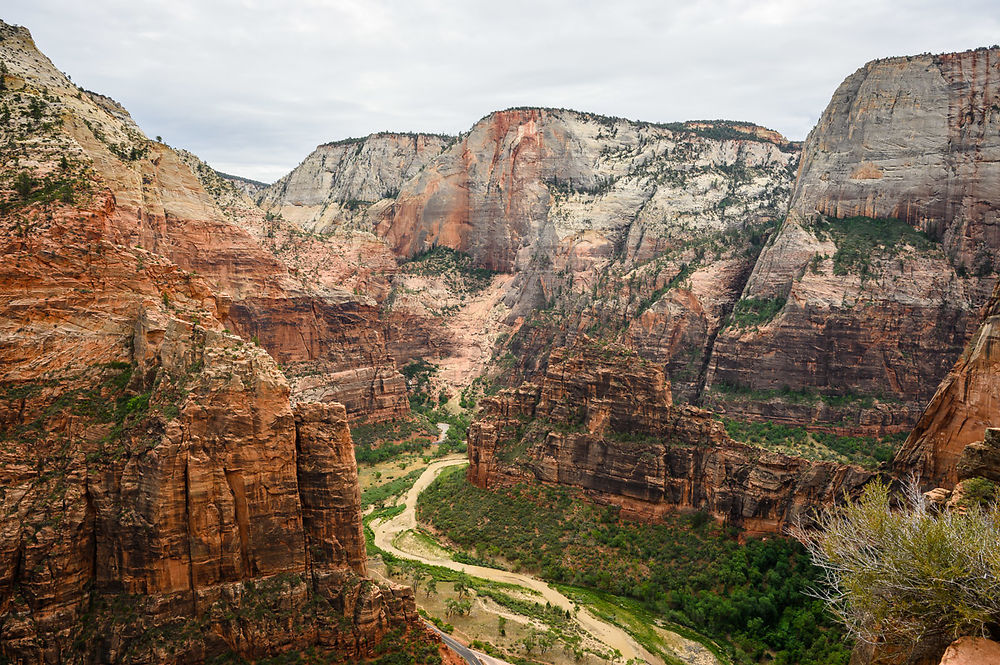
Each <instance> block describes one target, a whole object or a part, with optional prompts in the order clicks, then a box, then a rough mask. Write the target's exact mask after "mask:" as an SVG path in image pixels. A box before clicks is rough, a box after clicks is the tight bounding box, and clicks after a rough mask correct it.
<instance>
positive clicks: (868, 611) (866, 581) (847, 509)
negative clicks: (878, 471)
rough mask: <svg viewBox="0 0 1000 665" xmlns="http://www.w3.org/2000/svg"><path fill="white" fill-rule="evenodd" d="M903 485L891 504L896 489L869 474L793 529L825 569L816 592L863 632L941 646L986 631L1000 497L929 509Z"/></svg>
mask: <svg viewBox="0 0 1000 665" xmlns="http://www.w3.org/2000/svg"><path fill="white" fill-rule="evenodd" d="M906 495H907V496H906V499H907V501H906V502H907V503H908V506H906V507H904V508H903V509H897V508H896V506H898V497H895V496H893V495H892V493H891V492H890V489H889V487H888V486H887V485H886V484H884V483H882V482H879V481H876V482H873V483H871V484H869V485H868V486H867V487H866V488H865V491H864V493H863V494H862V496H861V498H860V499H858V500H857V501H847V502H846V503H844V504H842V505H840V506H838V507H835V508H831V509H829V510H827V511H826V512H825V513H823V514H822V515H820V516H819V517H818V520H817V526H818V529H811V530H809V531H805V530H800V531H799V532H798V533H797V536H798V537H799V538H800V539H801V540H802V541H803V542H804V543H805V544H806V546H807V547H808V548H809V552H810V554H811V555H812V557H813V561H814V562H815V564H816V565H817V566H819V567H820V568H821V569H822V570H823V572H824V573H825V576H824V583H825V584H824V586H823V587H822V588H821V589H817V590H816V594H817V595H818V596H820V597H822V598H823V599H824V600H826V602H827V603H828V604H829V607H830V609H831V610H832V611H833V613H834V614H835V615H836V616H837V617H838V618H839V619H840V620H841V621H842V622H843V624H844V625H845V626H846V628H847V630H848V632H849V633H850V634H851V635H853V636H855V637H857V638H860V639H863V640H865V641H869V642H884V643H888V644H898V645H904V646H906V645H913V644H914V643H916V642H918V641H930V642H931V643H935V642H936V643H939V644H941V645H942V646H944V645H945V644H947V643H948V642H949V641H951V640H952V639H954V638H955V637H958V636H961V635H983V634H988V633H989V629H990V628H991V627H995V626H996V625H997V623H998V621H1000V594H998V593H997V584H998V581H1000V548H998V547H997V543H998V542H1000V507H998V506H997V504H995V503H994V504H991V505H990V506H989V507H987V508H981V507H978V506H971V507H969V508H968V509H966V510H965V511H962V512H952V511H941V512H936V511H931V510H928V509H927V507H926V505H925V502H924V498H923V496H922V494H921V493H920V490H919V489H918V488H916V487H915V486H911V487H908V488H907V491H906Z"/></svg>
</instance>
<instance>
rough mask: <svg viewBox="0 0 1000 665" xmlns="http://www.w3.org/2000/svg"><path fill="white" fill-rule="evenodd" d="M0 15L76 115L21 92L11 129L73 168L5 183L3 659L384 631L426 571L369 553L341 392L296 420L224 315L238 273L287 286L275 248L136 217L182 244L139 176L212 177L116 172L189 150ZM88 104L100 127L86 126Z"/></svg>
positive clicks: (184, 181) (116, 657) (2, 134)
mask: <svg viewBox="0 0 1000 665" xmlns="http://www.w3.org/2000/svg"><path fill="white" fill-rule="evenodd" d="M0 34H2V37H3V39H2V40H0V50H2V57H3V60H4V62H5V63H6V65H7V66H8V67H9V68H10V69H11V70H14V71H15V72H17V74H18V75H19V76H21V77H22V78H23V80H24V81H25V82H26V83H25V86H24V87H23V88H22V92H21V94H22V95H23V96H28V97H31V98H35V97H36V96H37V98H42V97H41V95H42V93H45V94H46V97H45V98H44V99H47V104H48V105H50V106H48V107H47V108H48V110H46V111H45V112H44V113H53V112H54V113H56V114H57V115H59V116H60V117H63V118H65V119H66V122H65V123H64V125H62V126H59V125H57V124H52V125H49V128H48V129H45V128H44V126H43V127H38V126H37V125H33V124H32V123H30V122H25V120H24V117H23V115H22V114H21V108H22V107H21V106H18V103H21V102H16V101H11V102H9V103H11V104H12V105H13V111H12V117H13V121H12V122H11V123H8V124H5V125H4V126H3V127H0V139H2V140H0V145H3V146H9V145H14V146H15V148H16V149H17V150H19V151H21V150H23V151H24V152H27V155H28V156H27V157H23V155H22V159H21V160H20V162H19V165H18V168H21V169H26V170H29V172H30V173H33V174H34V175H35V176H36V177H45V176H49V177H53V178H55V177H61V176H59V174H61V173H64V172H68V173H70V174H74V177H73V181H72V182H69V183H68V184H67V185H66V186H65V187H66V189H64V192H65V194H64V196H61V197H59V198H58V199H56V200H51V201H46V200H44V199H42V198H41V197H35V199H34V200H32V198H31V197H26V196H24V195H20V194H18V193H15V192H13V191H12V190H9V189H0V201H2V202H3V204H4V208H3V214H0V659H3V660H9V661H11V662H18V663H57V662H58V663H91V662H102V663H105V662H107V663H117V662H130V663H202V662H206V661H212V660H215V659H217V658H218V657H220V656H224V655H232V654H235V655H237V656H239V657H241V658H245V659H248V660H256V659H260V658H264V657H271V656H275V655H278V654H281V653H283V652H286V651H292V650H301V649H305V648H307V647H321V648H324V649H330V650H334V651H336V652H338V653H340V654H343V655H345V656H348V657H353V658H357V657H360V656H364V655H368V654H371V653H372V652H373V649H374V647H375V645H376V644H377V643H378V641H379V640H380V639H381V637H382V636H383V635H384V634H385V633H386V632H387V631H389V630H390V629H391V628H392V627H394V626H407V625H414V623H415V622H416V616H415V611H414V609H415V608H414V601H413V595H412V591H410V590H408V589H396V588H389V587H380V586H378V585H376V584H374V583H373V582H372V581H371V580H367V579H365V578H364V577H363V576H362V573H363V572H364V559H363V557H364V545H363V541H362V540H361V533H360V528H359V524H360V516H359V515H358V512H357V505H358V483H357V475H356V468H355V466H354V463H353V457H352V455H351V444H350V432H349V429H348V427H347V419H346V414H345V412H344V410H343V408H342V407H339V406H332V405H318V404H313V405H299V406H298V407H297V413H298V422H297V421H296V412H294V411H293V409H292V406H291V403H290V400H289V393H290V390H289V386H288V383H287V381H286V379H285V377H284V376H283V375H282V373H281V372H280V371H279V369H278V367H277V365H276V363H275V361H274V360H273V359H272V358H271V356H270V355H268V354H267V353H266V352H265V351H264V350H263V349H261V348H259V347H257V346H256V345H254V344H249V343H247V342H245V341H244V340H242V339H241V338H240V337H238V336H236V335H234V334H232V333H230V332H228V331H227V330H226V329H225V328H224V325H225V324H224V323H223V321H224V320H225V319H226V313H227V308H228V307H229V306H230V302H231V300H232V298H233V297H234V295H235V296H236V297H237V299H239V298H240V297H242V296H243V295H245V293H244V292H243V291H242V290H241V289H243V288H244V287H246V288H248V289H249V290H251V291H253V290H255V289H257V288H259V289H261V290H262V291H263V293H265V294H268V293H272V292H271V291H270V290H269V289H271V288H272V287H271V284H272V282H271V280H270V278H269V277H268V276H267V275H265V274H263V273H261V274H260V275H254V274H253V271H251V270H249V268H247V266H256V267H260V266H264V265H267V264H268V259H267V257H266V256H265V255H262V254H260V253H259V252H258V253H257V255H256V257H254V256H249V257H244V258H243V259H240V258H239V257H236V256H235V254H238V253H239V252H238V251H237V249H234V247H235V248H249V249H252V244H247V245H241V244H240V243H242V242H243V241H242V240H239V236H238V235H237V242H235V244H234V245H231V246H230V249H231V250H232V252H233V255H231V256H230V258H231V259H232V260H233V261H234V262H235V263H232V264H230V263H228V261H229V260H230V259H227V258H226V257H225V255H226V251H225V250H222V251H220V253H219V255H217V256H206V257H204V260H202V259H198V263H197V265H199V266H201V267H202V268H203V269H205V270H206V271H208V270H212V271H216V272H213V274H212V275H207V274H206V275H195V274H192V273H191V272H187V271H185V270H182V269H180V268H178V266H177V264H176V263H175V262H174V261H172V260H170V258H168V257H167V256H164V254H161V253H159V252H154V251H150V250H148V249H140V248H138V247H136V246H134V245H133V244H132V243H133V242H135V238H138V237H140V236H141V237H143V238H147V239H149V240H151V241H153V242H151V243H149V244H150V246H153V245H155V246H156V247H157V248H158V249H160V250H162V251H163V252H165V253H168V254H171V253H173V252H180V245H179V244H177V243H175V242H174V240H177V241H178V242H179V240H180V239H179V238H178V237H174V236H171V235H170V234H171V233H172V231H164V233H166V235H164V236H160V235H158V233H159V232H158V231H157V232H154V233H153V234H152V235H149V236H146V235H143V234H145V233H146V232H147V230H148V229H149V228H150V226H148V224H149V220H148V219H144V218H142V216H141V215H137V214H136V211H135V209H134V208H131V207H129V206H131V205H134V202H135V201H134V200H131V202H129V199H128V198H127V197H128V196H130V195H134V196H138V192H139V191H142V192H145V193H147V194H149V195H150V196H151V197H153V198H156V197H159V198H158V199H156V200H160V201H175V202H176V201H182V202H183V201H186V203H185V205H188V204H190V206H191V208H190V209H191V210H194V209H195V208H197V206H198V205H200V204H198V202H199V201H201V200H203V199H204V196H203V194H204V193H203V192H202V193H200V194H199V193H198V192H199V191H200V190H199V189H198V188H199V187H200V186H199V185H198V183H197V181H195V180H192V178H193V176H192V178H189V177H188V176H185V175H183V170H181V169H177V170H174V168H173V166H171V167H170V169H167V170H165V171H163V172H161V173H159V175H157V176H156V177H160V178H161V180H160V185H157V187H161V186H162V193H160V194H156V195H155V196H154V194H152V193H151V192H146V190H143V189H142V188H141V187H140V189H139V190H135V189H130V188H129V187H127V186H125V185H122V184H121V183H122V181H114V182H113V181H112V180H111V178H112V177H116V174H119V175H121V177H122V179H123V180H124V179H125V178H126V177H132V176H129V175H128V173H127V172H129V171H130V170H134V173H133V174H132V175H134V176H135V177H136V178H138V181H139V182H142V183H144V184H143V186H144V187H145V186H147V185H150V184H151V183H149V182H146V180H147V178H146V177H145V176H146V175H149V174H150V173H151V172H149V171H147V169H150V168H153V167H156V166H157V164H155V163H154V161H159V164H160V165H163V164H169V163H172V161H171V160H172V159H173V158H171V157H170V153H169V152H167V151H166V149H165V148H163V149H162V150H161V149H160V148H155V147H152V146H147V150H149V153H150V154H152V155H153V157H152V158H151V159H150V160H149V161H148V163H147V162H146V157H145V156H136V155H137V154H139V153H141V152H142V151H141V150H139V151H138V153H136V152H133V151H131V150H130V149H128V150H126V149H125V148H122V147H121V141H135V143H134V144H132V145H133V147H137V146H141V145H145V144H144V143H140V139H141V137H136V136H134V135H132V134H130V133H129V132H128V131H127V129H128V127H129V125H127V124H126V123H124V121H122V117H123V114H124V111H121V110H119V109H120V107H117V106H116V105H114V104H113V103H111V102H110V101H109V100H106V99H104V98H99V97H96V96H85V95H83V94H82V93H81V94H80V96H79V97H77V95H76V93H77V91H76V88H75V87H73V86H72V85H71V84H69V83H68V81H67V80H66V79H65V77H63V76H62V75H61V74H59V73H58V72H57V71H56V70H55V68H54V67H52V65H51V63H49V62H48V61H47V60H46V59H45V58H44V56H42V55H41V54H40V53H38V52H37V51H36V50H35V49H34V46H33V44H32V42H31V39H30V36H29V35H28V34H27V32H26V31H24V30H23V29H17V28H12V27H10V26H7V25H6V24H3V23H0ZM53 100H55V101H53ZM22 101H23V100H22ZM22 106H27V101H23V104H22ZM43 117H45V116H44V114H43ZM82 118H88V121H89V122H90V124H91V125H92V127H93V128H97V131H96V132H95V131H94V129H93V128H92V127H89V126H88V125H87V123H83V122H82ZM77 120H81V122H80V123H77ZM116 123H117V124H116ZM81 126H82V128H83V129H86V130H87V131H89V132H90V133H89V136H90V137H91V139H93V140H97V141H98V142H100V143H101V145H102V146H103V147H102V149H94V150H93V151H90V150H89V149H88V148H87V146H86V141H87V139H86V138H85V137H84V138H83V139H82V140H83V141H84V143H83V144H81V142H80V140H78V137H80V136H81V134H80V133H79V132H81V131H82V130H81ZM32 127H34V129H31V128H32ZM102 127H103V128H104V129H101V128H102ZM46 132H47V133H46ZM39 134H40V135H39ZM99 135H100V136H103V137H104V138H103V139H101V138H99ZM142 141H145V140H144V139H142ZM105 142H109V143H110V145H112V146H114V147H115V151H113V152H112V151H111V150H110V149H109V148H108V147H107V146H106V145H105ZM4 149H5V150H6V149H7V148H4ZM101 150H103V152H102V151H101ZM62 156H66V157H67V161H68V162H69V163H68V164H65V165H62V164H60V158H61V157H62ZM133 157H134V158H133ZM102 159H106V160H111V159H114V160H117V161H118V165H117V166H109V165H103V166H100V167H98V165H97V162H98V161H100V160H102ZM70 160H72V161H70ZM3 163H4V164H9V163H10V162H8V161H6V159H5V160H4V162H3ZM150 165H151V166H150ZM84 167H86V168H84ZM188 173H190V171H188ZM140 174H141V175H140ZM168 176H169V178H177V180H176V181H168ZM12 180H13V178H12V177H10V173H4V178H3V179H2V182H3V183H9V182H11V181H12ZM168 182H169V184H168ZM188 188H190V189H191V191H190V192H187V193H185V192H186V191H187V189H188ZM192 192H193V193H192ZM119 194H122V198H121V199H119ZM144 195H145V194H144ZM151 200H152V199H151ZM171 205H174V204H171ZM177 206H181V204H180V203H177ZM164 208H170V209H171V210H174V211H176V212H178V214H180V207H172V208H171V207H170V206H164ZM199 214H200V213H199ZM192 215H193V217H195V218H196V217H197V216H198V215H194V213H192ZM129 219H131V224H132V225H133V227H132V228H130V227H129V225H128V224H129ZM164 219H166V217H165V216H164ZM171 220H173V218H171ZM196 221H197V220H196ZM209 222H211V224H207V223H206V224H203V225H199V224H193V225H191V226H190V227H189V228H190V229H192V230H193V231H198V229H202V230H205V229H208V228H211V229H212V230H211V232H209V231H205V233H206V235H204V236H199V235H198V234H197V233H195V238H196V239H197V238H201V239H203V240H205V241H206V242H208V241H209V240H213V238H214V234H215V233H216V232H219V233H222V232H224V231H225V230H226V228H225V227H224V226H223V225H221V224H220V223H218V220H217V219H216V218H210V219H209ZM157 223H158V222H157ZM178 224H180V225H181V226H185V225H184V224H182V223H181V222H178ZM154 225H155V224H154ZM198 233H200V231H198ZM216 240H217V239H216ZM168 241H169V242H168ZM143 244H144V246H145V245H146V244H147V243H146V240H143ZM261 257H263V258H261ZM240 261H242V263H240ZM191 265H195V264H191ZM229 267H232V268H233V273H232V274H229V273H227V272H226V271H227V270H228V268H229ZM256 267H255V268H254V270H256ZM248 275H249V276H248ZM258 277H260V279H258ZM217 289H218V290H217ZM220 291H222V292H225V295H220Z"/></svg>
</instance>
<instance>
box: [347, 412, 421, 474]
mask: <svg viewBox="0 0 1000 665" xmlns="http://www.w3.org/2000/svg"><path fill="white" fill-rule="evenodd" d="M437 436H438V431H437V428H436V427H435V426H434V425H433V423H431V422H430V421H428V420H427V419H426V418H420V417H418V418H410V419H398V420H390V421H388V422H384V423H372V424H366V425H355V426H354V427H351V438H352V439H353V440H354V455H355V457H356V458H357V460H358V464H378V463H379V462H384V461H386V460H388V459H392V458H393V457H398V456H400V455H404V454H407V453H413V454H419V453H422V452H423V451H424V450H426V449H427V448H428V447H429V446H430V445H431V444H432V443H434V441H436V440H437Z"/></svg>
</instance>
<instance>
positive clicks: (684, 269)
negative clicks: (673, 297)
mask: <svg viewBox="0 0 1000 665" xmlns="http://www.w3.org/2000/svg"><path fill="white" fill-rule="evenodd" d="M697 267H698V266H697V265H693V264H687V263H682V264H681V269H680V270H679V271H677V274H676V275H674V276H673V278H672V279H671V280H670V281H669V282H667V283H666V285H664V286H661V287H660V288H658V289H656V290H655V291H653V292H652V293H651V294H649V295H648V296H647V297H645V298H643V299H642V300H641V301H640V302H639V306H638V307H637V308H636V312H635V315H636V316H639V315H640V314H642V313H643V312H645V311H646V310H647V309H649V308H650V307H652V306H653V305H654V304H656V302H657V301H659V299H660V298H662V297H663V296H664V294H666V292H667V291H669V290H670V289H673V288H676V287H678V286H680V285H681V284H683V283H684V282H685V280H687V278H688V277H690V276H691V275H692V274H694V271H695V269H697Z"/></svg>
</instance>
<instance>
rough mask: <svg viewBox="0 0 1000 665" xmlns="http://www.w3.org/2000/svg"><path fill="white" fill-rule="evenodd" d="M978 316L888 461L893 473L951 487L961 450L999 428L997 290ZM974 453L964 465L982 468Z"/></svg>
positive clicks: (999, 322)
mask: <svg viewBox="0 0 1000 665" xmlns="http://www.w3.org/2000/svg"><path fill="white" fill-rule="evenodd" d="M983 314H984V318H983V322H982V325H981V326H980V327H979V330H978V331H977V332H976V333H975V335H974V336H973V337H972V339H971V340H970V341H969V344H968V346H966V348H965V351H964V352H963V353H962V355H961V357H960V358H959V359H958V362H956V363H955V366H954V367H953V368H952V370H951V372H950V373H949V374H948V375H947V377H945V379H944V381H942V382H941V385H940V386H939V387H938V389H937V392H936V393H935V394H934V397H933V398H932V399H931V401H930V403H929V404H928V405H927V408H926V410H925V411H924V413H923V415H922V416H921V417H920V420H919V422H918V423H917V426H916V427H914V429H913V432H911V434H910V436H909V438H907V440H906V443H904V444H903V447H902V448H901V449H900V451H899V453H898V454H897V455H896V458H895V459H894V460H893V468H894V469H895V471H896V472H897V473H909V472H913V473H916V474H918V475H919V476H920V479H921V482H922V483H925V484H926V485H929V486H936V485H943V486H948V487H950V486H952V485H954V484H955V482H956V481H957V480H959V478H960V475H959V472H958V468H957V466H958V463H959V459H960V458H961V457H962V456H963V451H964V450H965V449H966V447H967V446H968V445H969V444H973V443H975V442H977V441H981V440H982V439H983V433H984V431H986V428H988V427H997V426H1000V380H998V377H1000V286H998V287H997V290H996V291H995V292H994V294H993V298H992V299H991V301H990V302H989V304H988V305H987V306H986V307H985V309H984V310H983ZM991 436H992V435H991ZM979 452H983V453H985V452H986V451H977V449H976V448H973V450H971V451H970V456H969V458H968V461H967V464H970V465H975V466H979V465H981V463H982V462H983V461H984V460H983V459H981V460H980V461H979V462H976V463H975V464H974V463H973V461H972V460H973V458H976V457H981V455H979ZM981 470H982V471H983V472H984V473H985V472H986V469H981ZM968 471H969V472H970V473H971V468H970V469H969V470H968ZM963 477H964V476H963Z"/></svg>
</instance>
